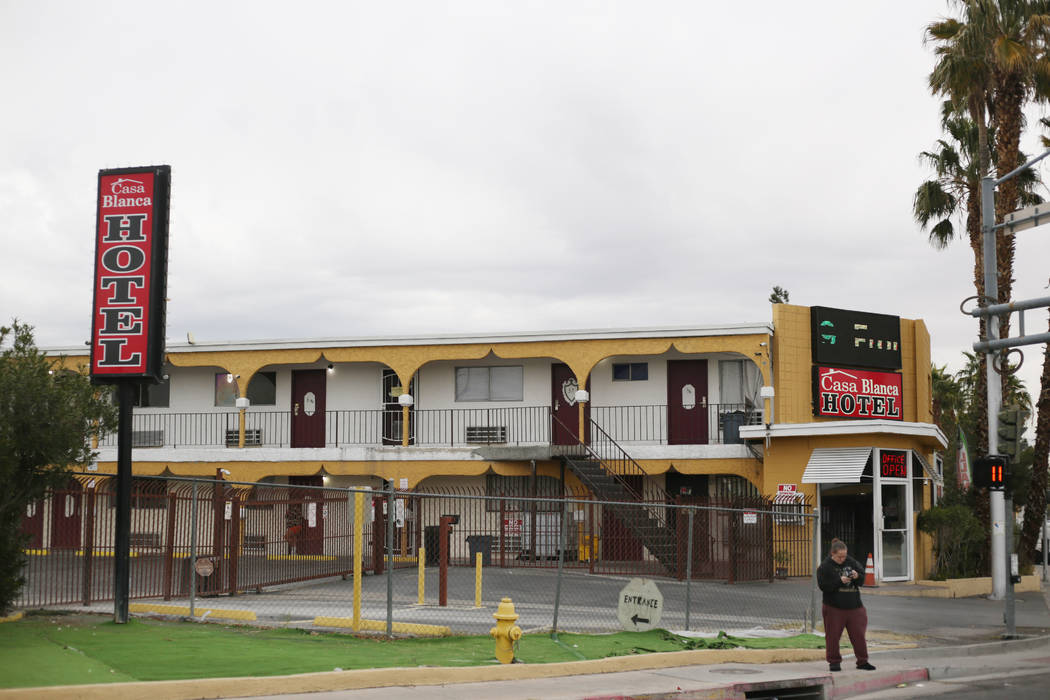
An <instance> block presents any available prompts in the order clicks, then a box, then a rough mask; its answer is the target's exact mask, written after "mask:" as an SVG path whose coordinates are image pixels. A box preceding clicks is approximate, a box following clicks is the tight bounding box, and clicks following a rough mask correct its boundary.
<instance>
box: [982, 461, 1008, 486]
mask: <svg viewBox="0 0 1050 700" xmlns="http://www.w3.org/2000/svg"><path fill="white" fill-rule="evenodd" d="M1009 465H1010V460H1009V459H1008V458H1007V457H1006V455H987V456H985V457H978V458H977V461H976V462H975V463H974V465H973V485H974V487H975V488H982V489H996V490H1001V489H1003V488H1005V487H1006V480H1007V478H1009V476H1010V474H1009V471H1008V467H1009Z"/></svg>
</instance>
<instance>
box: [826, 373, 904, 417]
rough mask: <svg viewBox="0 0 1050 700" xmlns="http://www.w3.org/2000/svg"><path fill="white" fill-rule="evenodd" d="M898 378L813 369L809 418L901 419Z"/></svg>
mask: <svg viewBox="0 0 1050 700" xmlns="http://www.w3.org/2000/svg"><path fill="white" fill-rule="evenodd" d="M902 393H903V392H902V383H901V375H899V374H897V373H896V372H871V371H868V370H862V369H845V368H842V367H821V366H816V367H814V368H813V396H814V397H815V400H814V402H813V415H815V416H823V417H825V418H883V419H887V420H903V418H902V417H901V396H902Z"/></svg>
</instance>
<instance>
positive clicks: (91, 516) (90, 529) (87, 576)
mask: <svg viewBox="0 0 1050 700" xmlns="http://www.w3.org/2000/svg"><path fill="white" fill-rule="evenodd" d="M52 494H54V491H52ZM78 497H79V494H78ZM54 498H55V497H54V495H52V496H51V502H52V506H51V507H52V508H54V507H55V506H54ZM67 498H68V496H67ZM86 501H87V507H86V508H85V509H84V510H85V511H86V515H87V517H86V521H87V522H85V523H84V572H83V573H84V579H83V587H82V593H83V597H84V605H90V604H91V570H92V568H93V567H92V562H93V561H94V555H95V486H94V485H93V484H92V485H91V486H88V490H87V499H86Z"/></svg>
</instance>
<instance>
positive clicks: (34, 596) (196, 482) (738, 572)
mask: <svg viewBox="0 0 1050 700" xmlns="http://www.w3.org/2000/svg"><path fill="white" fill-rule="evenodd" d="M508 483H509V482H507V483H505V482H501V481H500V477H496V476H490V477H488V482H487V484H486V487H485V488H483V489H476V490H471V489H467V488H458V487H449V488H443V489H419V490H412V491H409V490H393V489H388V490H373V489H368V488H361V487H356V488H330V487H325V486H320V485H298V484H275V483H234V482H226V481H221V480H211V479H182V478H174V477H168V478H162V477H155V478H151V477H135V478H134V480H133V489H132V503H131V506H132V510H131V559H130V571H131V584H130V597H131V599H132V601H133V607H132V610H133V611H136V610H144V611H153V612H170V613H172V614H179V615H184V616H191V617H194V618H201V617H204V618H211V619H222V618H228V619H234V620H242V621H256V622H258V623H260V624H271V625H289V626H308V627H319V628H342V629H349V630H355V631H371V632H378V633H386V634H420V635H424V634H447V633H473V634H476V633H486V632H488V630H489V629H490V628H491V627H492V625H493V618H492V613H493V612H494V610H495V608H496V606H497V605H498V604H499V602H500V600H501V599H502V598H510V599H511V600H512V601H513V602H514V606H515V609H516V611H517V613H518V614H519V615H520V620H519V623H518V624H520V625H521V626H522V628H523V629H525V630H526V631H539V630H554V631H561V632H566V631H568V632H613V631H617V630H621V629H646V628H649V627H663V628H666V629H671V630H677V631H682V630H689V631H709V632H714V631H718V630H730V629H732V630H740V629H749V628H755V627H759V628H766V629H778V630H797V631H803V630H812V629H813V623H814V614H815V612H816V604H817V597H816V595H815V587H814V585H813V582H812V572H813V570H814V569H815V567H816V564H817V561H816V560H815V550H814V532H815V528H814V523H815V516H814V514H813V513H812V509H811V508H810V507H809V505H808V504H807V503H805V502H804V501H802V500H797V499H794V498H792V499H790V500H789V501H786V502H783V501H780V500H779V499H764V498H739V499H726V500H724V501H718V500H714V499H692V500H691V501H690V502H689V503H682V502H673V503H666V502H646V503H636V502H621V503H611V502H608V501H595V500H593V499H589V498H587V497H585V496H586V494H584V493H574V492H571V491H566V490H565V489H564V488H563V486H562V483H561V482H560V481H558V480H556V479H547V480H533V483H532V486H531V487H529V488H528V489H526V490H524V491H518V492H515V491H513V490H511V489H508V488H504V487H506V486H507V485H508ZM115 486H116V479H115V478H113V477H111V476H105V475H99V476H92V477H84V476H80V477H78V479H77V481H76V482H72V483H71V484H70V486H69V488H67V489H63V490H58V491H55V492H53V493H51V494H49V496H48V497H47V498H46V499H45V500H43V501H41V502H39V503H36V504H32V505H31V506H30V507H29V509H28V510H27V512H26V517H25V518H24V521H23V531H24V532H25V533H26V534H27V535H28V537H29V544H28V547H27V550H26V552H27V554H28V562H27V565H26V569H25V576H26V585H25V588H24V590H23V592H22V596H21V600H20V601H19V606H20V607H23V608H28V607H54V606H59V607H69V606H71V605H81V606H96V607H98V605H99V604H100V603H104V602H106V601H112V600H113V590H114V581H113V568H114V567H113V549H114V548H113V542H114V538H115V520H116V518H115V515H116V508H115V503H116V492H115V491H116V489H115ZM634 511H638V512H639V513H643V512H644V514H645V517H644V518H642V517H638V518H635V517H634V516H633V512H634ZM643 522H644V523H646V524H647V525H646V527H648V528H649V530H646V529H645V528H642V527H641V525H639V523H643ZM648 582H652V583H651V584H650V583H648ZM640 587H641V588H644V594H641V593H638V589H639V588H640ZM654 591H655V592H654ZM632 618H633V619H632Z"/></svg>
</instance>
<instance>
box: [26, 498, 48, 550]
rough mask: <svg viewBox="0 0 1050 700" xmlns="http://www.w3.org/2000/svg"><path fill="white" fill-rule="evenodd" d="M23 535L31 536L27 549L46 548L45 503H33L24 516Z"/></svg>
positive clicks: (28, 506) (27, 507)
mask: <svg viewBox="0 0 1050 700" xmlns="http://www.w3.org/2000/svg"><path fill="white" fill-rule="evenodd" d="M22 534H23V535H28V536H29V541H28V542H26V548H27V549H43V547H44V501H33V502H32V503H30V504H29V505H27V506H26V512H25V514H24V515H23V516H22Z"/></svg>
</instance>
